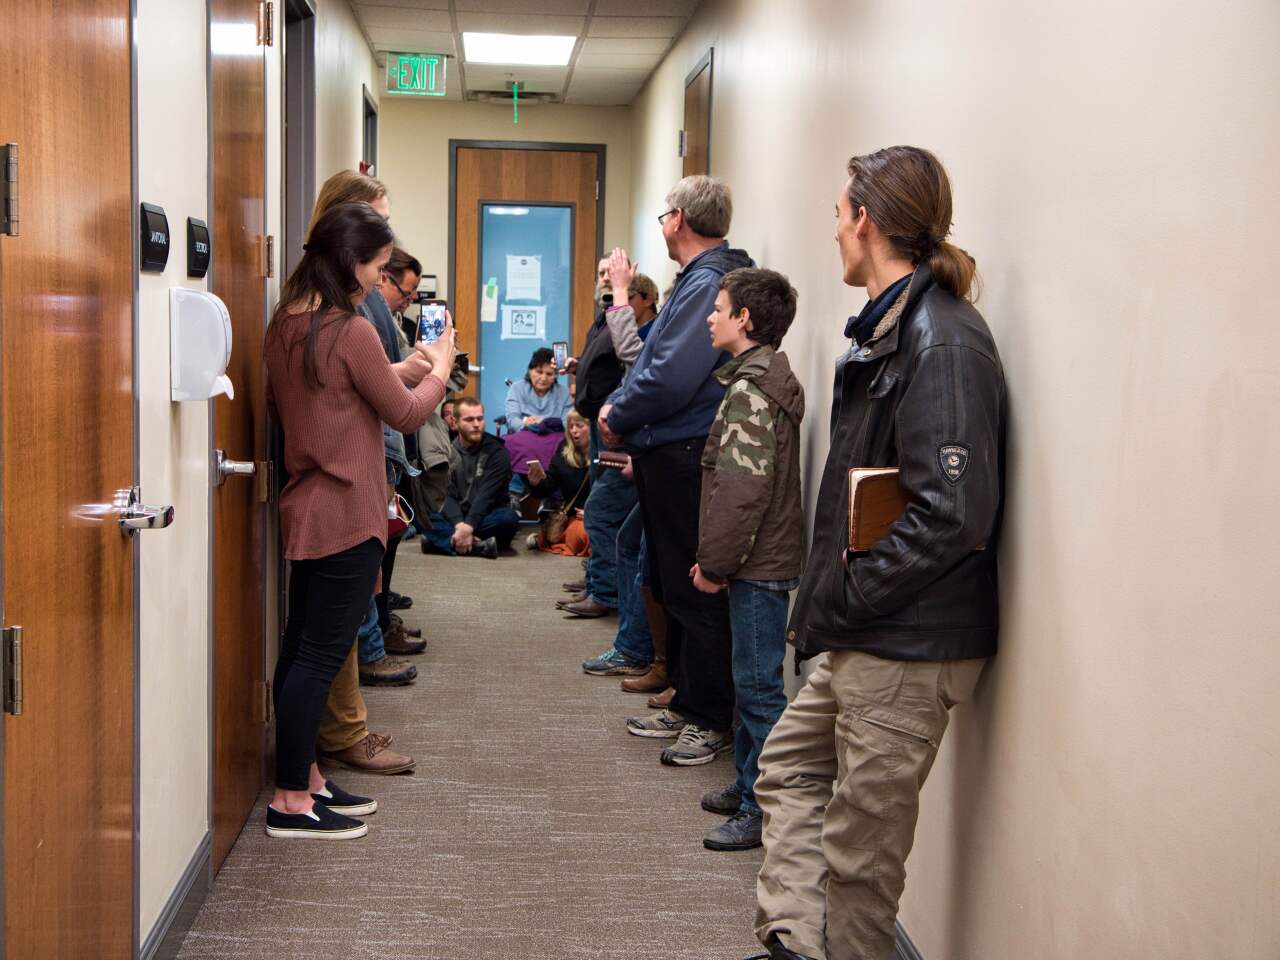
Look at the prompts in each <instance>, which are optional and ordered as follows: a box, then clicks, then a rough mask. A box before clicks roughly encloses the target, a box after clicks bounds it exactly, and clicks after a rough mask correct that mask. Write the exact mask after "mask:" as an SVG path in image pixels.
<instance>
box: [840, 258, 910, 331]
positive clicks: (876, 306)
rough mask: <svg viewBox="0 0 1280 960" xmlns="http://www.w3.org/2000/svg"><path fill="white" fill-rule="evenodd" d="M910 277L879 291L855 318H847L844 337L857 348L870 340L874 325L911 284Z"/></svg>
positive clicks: (907, 276)
mask: <svg viewBox="0 0 1280 960" xmlns="http://www.w3.org/2000/svg"><path fill="white" fill-rule="evenodd" d="M911 277H912V274H910V273H908V274H907V275H906V276H905V277H903V278H902V279H900V280H896V281H894V282H893V283H891V284H889V286H887V287H885V288H884V289H883V290H881V291H880V296H878V297H876V298H875V299H874V300H872V301H871V302H870V303H868V304H867V305H866V306H865V307H863V308H862V311H861V312H860V313H858V314H857V315H856V316H852V317H850V318H849V320H848V322H846V323H845V325H844V335H845V336H846V337H849V338H851V339H852V340H853V342H854V343H856V344H858V345H859V346H861V345H862V344H864V343H866V342H867V341H868V340H870V339H871V335H872V334H873V333H875V330H876V325H877V324H878V323H879V322H880V321H881V320H882V319H884V315H885V314H886V313H888V312H889V308H890V307H891V306H893V302H894V301H895V300H897V299H898V294H900V293H901V292H902V291H903V290H905V289H906V286H907V284H908V283H910V282H911Z"/></svg>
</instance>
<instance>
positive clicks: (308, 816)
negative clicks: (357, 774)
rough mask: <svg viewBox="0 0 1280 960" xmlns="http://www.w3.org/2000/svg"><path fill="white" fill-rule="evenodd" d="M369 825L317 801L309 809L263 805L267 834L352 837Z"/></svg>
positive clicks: (299, 837)
mask: <svg viewBox="0 0 1280 960" xmlns="http://www.w3.org/2000/svg"><path fill="white" fill-rule="evenodd" d="M368 832H369V827H368V826H367V825H366V824H364V823H362V822H361V821H359V820H356V819H354V818H352V817H346V816H343V815H342V814H340V813H334V812H333V811H332V810H330V809H329V808H328V807H326V806H325V805H324V804H323V803H317V804H316V805H315V806H313V807H312V808H311V812H310V813H281V812H280V811H279V810H277V809H276V808H275V807H273V806H271V805H270V804H268V805H267V836H268V837H275V838H277V839H280V840H294V839H297V840H355V839H356V838H357V837H363V836H364V835H365V834H366V833H368Z"/></svg>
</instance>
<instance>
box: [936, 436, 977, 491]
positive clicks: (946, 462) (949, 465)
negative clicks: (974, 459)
mask: <svg viewBox="0 0 1280 960" xmlns="http://www.w3.org/2000/svg"><path fill="white" fill-rule="evenodd" d="M969 459H970V457H969V448H968V447H967V446H965V445H964V444H963V443H944V444H942V445H941V446H939V447H938V466H939V467H940V468H941V469H942V479H944V480H946V481H947V483H950V484H955V483H959V481H960V478H961V477H963V476H964V472H965V471H966V470H967V469H969Z"/></svg>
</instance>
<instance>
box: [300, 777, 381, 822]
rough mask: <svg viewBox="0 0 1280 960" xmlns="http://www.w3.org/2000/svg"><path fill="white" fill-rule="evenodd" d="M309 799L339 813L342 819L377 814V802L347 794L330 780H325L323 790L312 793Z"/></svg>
mask: <svg viewBox="0 0 1280 960" xmlns="http://www.w3.org/2000/svg"><path fill="white" fill-rule="evenodd" d="M311 799H312V800H314V801H315V802H316V803H323V804H324V805H325V806H326V807H328V808H329V809H330V810H332V811H333V812H334V813H340V814H342V815H343V816H344V817H367V816H368V815H369V814H371V813H377V812H378V801H377V800H371V799H370V798H369V797H358V796H356V795H355V794H354V793H347V791H345V790H343V789H342V788H341V787H340V786H338V785H337V784H336V783H334V782H333V781H332V780H326V781H325V782H324V789H323V790H320V791H317V792H316V793H313V794H312V795H311Z"/></svg>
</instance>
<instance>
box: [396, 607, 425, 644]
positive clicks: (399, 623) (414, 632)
mask: <svg viewBox="0 0 1280 960" xmlns="http://www.w3.org/2000/svg"><path fill="white" fill-rule="evenodd" d="M390 616H391V624H392V626H396V627H399V628H400V629H401V630H403V631H404V632H405V633H406V634H408V635H409V636H411V637H413V638H414V639H415V640H416V639H417V638H418V637H421V636H422V630H421V629H420V628H418V627H410V626H406V625H405V622H404V620H403V618H401V616H400V614H398V613H393V614H391V615H390Z"/></svg>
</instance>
